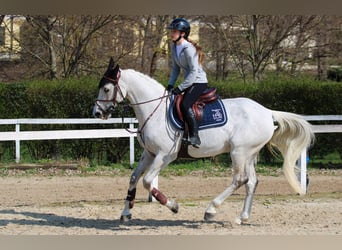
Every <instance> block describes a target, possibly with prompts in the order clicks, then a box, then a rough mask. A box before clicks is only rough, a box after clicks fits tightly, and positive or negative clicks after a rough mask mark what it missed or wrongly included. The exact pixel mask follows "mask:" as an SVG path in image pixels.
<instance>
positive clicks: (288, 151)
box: [269, 110, 314, 195]
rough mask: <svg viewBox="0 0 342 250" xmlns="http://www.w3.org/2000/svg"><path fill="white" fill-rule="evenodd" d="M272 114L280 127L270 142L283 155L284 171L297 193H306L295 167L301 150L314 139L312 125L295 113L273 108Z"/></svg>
mask: <svg viewBox="0 0 342 250" xmlns="http://www.w3.org/2000/svg"><path fill="white" fill-rule="evenodd" d="M272 115H273V118H274V120H275V121H276V122H277V123H278V124H277V126H278V127H277V128H276V130H275V131H274V134H273V136H272V138H271V140H270V142H269V144H270V146H271V148H272V147H275V148H277V149H278V150H279V151H280V153H281V154H282V155H283V158H284V163H283V171H284V174H285V177H286V179H287V180H288V182H289V184H290V185H291V187H292V188H293V189H294V190H295V191H296V192H297V193H299V194H301V195H303V194H305V193H303V191H302V189H301V186H300V182H299V181H298V178H297V176H296V174H295V169H296V161H297V160H298V159H299V157H300V154H301V152H302V151H303V150H304V149H306V148H307V147H309V146H310V144H311V143H312V142H313V141H314V133H313V131H312V128H311V125H310V124H309V123H308V122H307V121H305V120H304V119H303V118H302V117H300V116H299V115H296V114H293V113H287V112H280V111H273V110H272Z"/></svg>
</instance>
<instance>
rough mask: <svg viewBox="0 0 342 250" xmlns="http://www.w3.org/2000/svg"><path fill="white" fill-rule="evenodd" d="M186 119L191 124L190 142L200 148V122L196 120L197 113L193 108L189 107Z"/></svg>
mask: <svg viewBox="0 0 342 250" xmlns="http://www.w3.org/2000/svg"><path fill="white" fill-rule="evenodd" d="M185 119H186V122H187V123H188V126H189V135H190V144H191V145H192V146H194V147H195V148H199V145H201V140H200V138H199V136H198V123H197V120H196V115H195V113H194V111H193V110H192V108H189V109H188V110H187V111H186V113H185Z"/></svg>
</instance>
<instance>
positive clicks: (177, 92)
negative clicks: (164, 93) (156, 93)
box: [172, 87, 182, 95]
mask: <svg viewBox="0 0 342 250" xmlns="http://www.w3.org/2000/svg"><path fill="white" fill-rule="evenodd" d="M180 93H182V91H181V90H180V89H179V88H178V87H177V88H175V89H173V90H172V94H174V95H179V94H180Z"/></svg>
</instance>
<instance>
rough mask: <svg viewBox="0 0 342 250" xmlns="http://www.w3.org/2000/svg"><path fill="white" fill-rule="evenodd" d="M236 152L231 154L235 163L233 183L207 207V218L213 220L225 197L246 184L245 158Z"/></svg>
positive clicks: (205, 215) (205, 217) (205, 216)
mask: <svg viewBox="0 0 342 250" xmlns="http://www.w3.org/2000/svg"><path fill="white" fill-rule="evenodd" d="M235 155H236V154H234V153H233V154H231V157H232V164H233V172H234V176H233V181H232V183H231V185H230V186H229V187H228V188H227V189H226V190H224V191H223V192H222V193H221V194H220V195H218V196H217V197H216V198H215V199H214V200H213V201H212V202H211V203H210V204H209V206H208V207H207V209H206V210H205V214H204V219H205V220H207V221H208V220H211V219H213V217H214V216H215V215H216V208H217V207H219V206H220V205H221V204H222V203H223V202H224V200H225V199H227V198H228V197H229V196H230V195H232V194H233V192H234V191H235V190H237V189H238V188H239V187H241V186H242V185H244V184H245V183H246V182H247V181H248V179H247V176H246V174H245V171H244V168H245V159H244V157H242V156H241V157H238V156H235Z"/></svg>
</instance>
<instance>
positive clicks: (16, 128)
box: [15, 123, 20, 163]
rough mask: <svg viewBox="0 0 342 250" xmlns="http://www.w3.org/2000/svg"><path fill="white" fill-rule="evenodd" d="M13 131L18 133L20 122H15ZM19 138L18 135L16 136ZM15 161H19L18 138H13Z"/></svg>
mask: <svg viewBox="0 0 342 250" xmlns="http://www.w3.org/2000/svg"><path fill="white" fill-rule="evenodd" d="M15 132H16V133H19V132H20V124H19V123H16V124H15ZM18 138H19V136H18ZM15 162H16V163H19V162H20V139H16V140H15Z"/></svg>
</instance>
